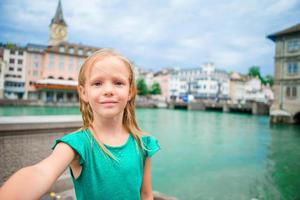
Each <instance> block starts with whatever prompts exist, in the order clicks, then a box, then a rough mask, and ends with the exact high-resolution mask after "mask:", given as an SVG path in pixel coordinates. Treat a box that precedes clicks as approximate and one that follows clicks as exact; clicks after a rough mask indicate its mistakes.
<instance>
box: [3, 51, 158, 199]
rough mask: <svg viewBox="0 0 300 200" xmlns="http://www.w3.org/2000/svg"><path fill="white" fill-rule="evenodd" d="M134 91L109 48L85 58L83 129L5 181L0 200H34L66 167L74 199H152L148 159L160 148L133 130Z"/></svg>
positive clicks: (127, 71)
mask: <svg viewBox="0 0 300 200" xmlns="http://www.w3.org/2000/svg"><path fill="white" fill-rule="evenodd" d="M136 92H137V91H136V85H135V79H134V73H133V69H132V64H131V63H130V61H129V60H128V59H127V58H125V57H124V56H122V55H121V54H119V53H117V52H116V51H114V50H111V49H101V50H99V51H97V52H95V53H94V54H93V55H91V56H90V57H88V58H87V59H86V60H85V62H84V63H83V65H82V67H81V69H80V72H79V77H78V93H79V99H80V111H81V113H82V118H83V127H82V128H81V129H80V130H78V131H76V132H74V133H70V134H67V135H65V136H64V137H62V138H60V139H57V140H56V141H55V143H54V145H53V147H52V148H53V149H54V150H53V153H52V154H51V155H50V156H49V157H47V158H46V159H44V160H42V161H41V162H39V163H38V164H35V165H33V166H29V167H25V168H23V169H21V170H19V171H18V172H16V173H15V174H14V175H13V176H12V177H10V179H9V180H8V181H7V182H6V183H5V184H4V185H3V187H2V188H1V190H0V191H1V192H0V199H30V200H31V199H38V198H40V197H41V196H42V195H43V194H44V193H46V192H47V191H48V190H49V188H50V187H51V186H52V184H53V183H54V182H55V180H56V179H57V178H58V177H59V176H60V175H61V174H62V173H63V172H64V171H65V169H66V168H67V167H68V166H70V173H71V177H72V181H73V184H74V188H75V192H76V197H77V199H78V200H94V199H95V200H98V199H101V200H106V199H107V200H114V199H115V200H126V199H130V200H131V199H132V200H135V199H136V200H138V199H153V194H152V186H151V158H150V157H151V156H152V155H153V154H155V153H156V152H157V151H158V150H159V149H160V146H159V144H158V141H157V139H156V138H155V137H153V136H147V135H145V134H144V133H143V132H142V131H141V129H140V128H139V127H138V124H137V121H136V117H135V110H134V109H135V96H136Z"/></svg>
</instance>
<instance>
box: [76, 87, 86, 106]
mask: <svg viewBox="0 0 300 200" xmlns="http://www.w3.org/2000/svg"><path fill="white" fill-rule="evenodd" d="M77 90H78V93H79V96H80V98H81V99H82V100H83V101H84V102H86V103H87V102H88V98H87V93H86V91H85V88H84V87H83V86H82V85H79V86H78V87H77Z"/></svg>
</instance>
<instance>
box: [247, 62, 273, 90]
mask: <svg viewBox="0 0 300 200" xmlns="http://www.w3.org/2000/svg"><path fill="white" fill-rule="evenodd" d="M248 75H249V76H250V77H258V78H259V79H260V81H261V83H262V84H263V85H266V84H267V83H269V84H270V86H272V85H273V83H274V77H273V76H271V75H267V76H265V77H262V76H261V74H260V67H259V66H252V67H250V68H249V72H248Z"/></svg>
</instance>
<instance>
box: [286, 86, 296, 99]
mask: <svg viewBox="0 0 300 200" xmlns="http://www.w3.org/2000/svg"><path fill="white" fill-rule="evenodd" d="M286 96H287V97H293V98H294V97H297V87H295V86H294V87H290V86H288V87H287V88H286Z"/></svg>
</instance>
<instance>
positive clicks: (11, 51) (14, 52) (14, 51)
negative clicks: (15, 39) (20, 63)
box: [10, 49, 23, 56]
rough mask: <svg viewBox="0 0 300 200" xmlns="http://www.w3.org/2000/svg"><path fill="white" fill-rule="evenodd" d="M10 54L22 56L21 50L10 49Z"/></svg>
mask: <svg viewBox="0 0 300 200" xmlns="http://www.w3.org/2000/svg"><path fill="white" fill-rule="evenodd" d="M10 54H12V55H15V54H18V55H20V56H22V55H23V51H22V50H14V49H11V50H10Z"/></svg>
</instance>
